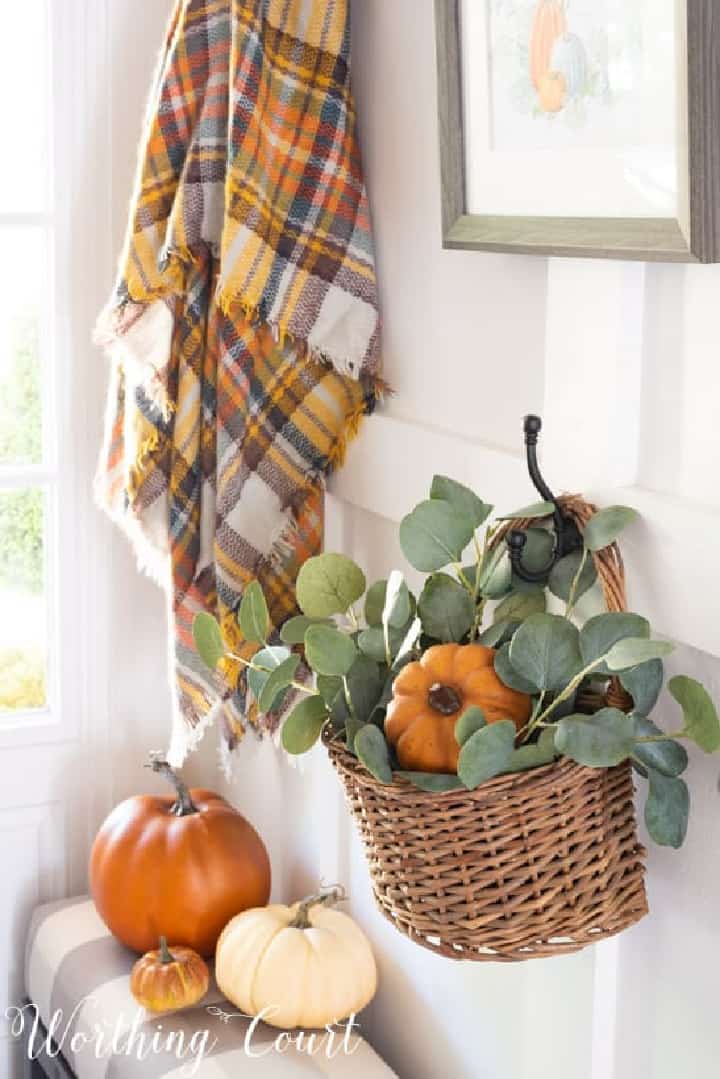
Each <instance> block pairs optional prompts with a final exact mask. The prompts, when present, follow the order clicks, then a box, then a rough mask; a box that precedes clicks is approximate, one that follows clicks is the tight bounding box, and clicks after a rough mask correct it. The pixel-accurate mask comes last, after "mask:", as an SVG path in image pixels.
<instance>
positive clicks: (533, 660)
mask: <svg viewBox="0 0 720 1079" xmlns="http://www.w3.org/2000/svg"><path fill="white" fill-rule="evenodd" d="M510 662H511V663H512V666H513V668H514V669H515V670H516V671H517V673H518V674H519V675H520V677H521V678H524V679H525V680H526V681H527V682H529V683H530V684H531V685H533V686H535V687H536V688H537V689H545V690H551V691H556V690H559V689H562V688H563V687H564V686H566V685H567V683H568V682H569V681H570V680H571V679H572V678H573V676H574V675H575V674H576V673H577V671H578V670H579V669H580V666H581V661H580V650H579V647H578V631H577V629H576V627H575V626H574V625H573V624H572V622H568V621H567V619H565V618H561V617H560V616H559V615H554V614H534V615H532V616H531V617H530V618H528V619H527V620H526V621H525V622H523V624H522V625H521V626H520V629H519V630H518V631H517V633H516V634H515V636H514V637H513V639H512V644H511V645H510Z"/></svg>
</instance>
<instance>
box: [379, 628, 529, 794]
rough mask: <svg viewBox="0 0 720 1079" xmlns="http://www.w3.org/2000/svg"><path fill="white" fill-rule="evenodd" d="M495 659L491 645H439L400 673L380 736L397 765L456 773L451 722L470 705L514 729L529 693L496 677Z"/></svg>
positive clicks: (524, 719)
mask: <svg viewBox="0 0 720 1079" xmlns="http://www.w3.org/2000/svg"><path fill="white" fill-rule="evenodd" d="M494 659H495V650H494V649H492V648H485V647H484V646H483V645H480V644H466V645H459V644H439V645H436V646H435V647H434V648H428V650H427V652H425V654H424V655H423V657H422V658H421V659H420V660H419V661H418V662H417V663H409V664H408V665H407V667H405V668H404V669H403V670H402V671H401V672H400V674H399V675H398V676H397V678H396V679H395V682H394V685H393V699H392V701H391V702H390V704H389V705H388V710H387V715H386V718H385V735H386V737H387V740H388V741H389V742H390V744H391V745H393V746H394V747H395V752H396V753H397V757H398V761H399V762H400V766H401V768H403V769H405V770H407V771H414V772H442V773H453V772H457V765H458V757H459V755H460V746H459V745H458V743H457V740H456V738H455V724H456V723H457V721H458V719H459V718H460V716H461V715H462V714H463V712H464V711H465V710H466V709H467V708H470V707H471V706H472V705H476V706H477V707H478V708H481V709H482V711H483V713H484V715H485V719H486V720H487V722H488V723H497V722H498V721H499V720H501V719H511V720H512V721H513V722H514V723H515V726H516V727H517V728H518V729H520V727H522V726H523V725H524V724H525V723H527V721H528V719H529V718H530V713H531V711H532V701H531V698H530V697H529V696H527V694H525V693H518V692H517V690H514V689H509V688H508V687H507V686H506V685H505V684H504V683H503V682H501V681H500V679H499V678H498V676H497V674H496V673H495V667H494V665H493V664H494Z"/></svg>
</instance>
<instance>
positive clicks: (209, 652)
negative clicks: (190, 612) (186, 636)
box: [192, 611, 225, 671]
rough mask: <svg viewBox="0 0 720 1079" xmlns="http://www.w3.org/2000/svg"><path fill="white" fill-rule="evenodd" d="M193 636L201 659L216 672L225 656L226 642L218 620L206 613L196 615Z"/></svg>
mask: <svg viewBox="0 0 720 1079" xmlns="http://www.w3.org/2000/svg"><path fill="white" fill-rule="evenodd" d="M192 634H193V640H194V642H195V647H196V648H197V651H198V655H199V656H200V659H201V660H202V661H203V663H204V664H205V665H206V666H208V667H209V668H210V669H211V670H213V671H214V670H215V668H216V667H217V665H218V663H219V662H220V660H221V659H222V658H223V656H224V655H225V642H224V641H223V637H222V632H221V630H220V626H219V625H218V623H217V620H216V619H215V618H213V616H212V615H211V614H208V613H207V612H206V611H202V612H201V613H200V614H196V615H195V617H194V619H193V624H192Z"/></svg>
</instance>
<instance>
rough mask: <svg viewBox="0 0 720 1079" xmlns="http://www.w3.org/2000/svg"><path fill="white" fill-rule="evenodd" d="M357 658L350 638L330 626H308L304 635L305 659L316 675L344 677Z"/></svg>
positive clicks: (353, 643) (355, 649)
mask: <svg viewBox="0 0 720 1079" xmlns="http://www.w3.org/2000/svg"><path fill="white" fill-rule="evenodd" d="M356 657H357V648H356V647H355V642H354V641H353V639H352V637H348V636H346V635H345V634H344V633H341V632H340V631H339V630H337V629H331V628H330V626H310V629H309V630H308V631H307V633H306V634H305V658H306V659H307V661H308V663H309V664H310V666H311V667H312V669H313V670H314V671H315V672H316V673H317V674H329V675H332V674H335V675H340V676H342V675H345V674H347V673H348V671H349V670H350V668H351V667H352V665H353V663H354V662H355V659H356Z"/></svg>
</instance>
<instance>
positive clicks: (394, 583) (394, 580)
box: [380, 570, 415, 629]
mask: <svg viewBox="0 0 720 1079" xmlns="http://www.w3.org/2000/svg"><path fill="white" fill-rule="evenodd" d="M414 614H415V604H414V602H413V600H412V598H411V596H410V593H409V591H408V586H407V585H406V584H405V581H404V580H403V575H402V573H400V572H399V570H393V572H392V573H391V574H390V579H389V580H388V583H387V588H386V590H385V600H384V602H383V610H382V614H381V616H380V624H381V625H382V626H386V625H387V626H389V627H391V628H392V629H402V627H403V626H406V625H407V623H408V621H409V619H410V618H412V616H413V615H414Z"/></svg>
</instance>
